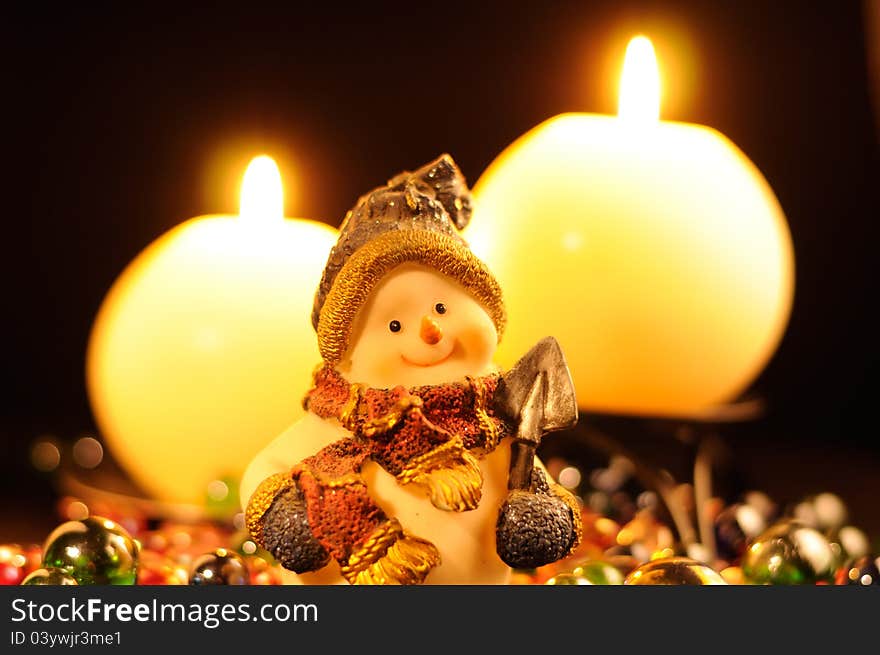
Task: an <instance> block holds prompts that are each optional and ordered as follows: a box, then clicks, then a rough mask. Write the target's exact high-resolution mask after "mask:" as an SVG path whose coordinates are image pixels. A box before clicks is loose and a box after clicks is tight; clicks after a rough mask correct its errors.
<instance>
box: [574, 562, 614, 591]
mask: <svg viewBox="0 0 880 655" xmlns="http://www.w3.org/2000/svg"><path fill="white" fill-rule="evenodd" d="M571 572H572V574H573V575H577V576H580V577H582V578H584V579H586V580H588V581H589V584H594V585H618V584H623V573H621V571H620V569H618V568H617V567H616V566H614V565H612V564H609V563H608V562H602V561H600V560H588V561H586V562H583V563H582V564H578V565H577V566H576V567H574V569H572V571H571Z"/></svg>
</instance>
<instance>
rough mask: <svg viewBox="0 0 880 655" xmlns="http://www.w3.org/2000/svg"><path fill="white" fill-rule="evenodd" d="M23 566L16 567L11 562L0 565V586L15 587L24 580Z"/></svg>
mask: <svg viewBox="0 0 880 655" xmlns="http://www.w3.org/2000/svg"><path fill="white" fill-rule="evenodd" d="M24 576H25V572H24V567H23V566H16V565H15V564H13V563H11V562H6V563H3V564H0V585H17V584H21V581H22V580H24Z"/></svg>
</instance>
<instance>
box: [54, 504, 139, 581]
mask: <svg viewBox="0 0 880 655" xmlns="http://www.w3.org/2000/svg"><path fill="white" fill-rule="evenodd" d="M137 560H138V544H137V542H136V541H135V540H134V539H132V538H131V535H129V534H128V532H127V531H126V530H125V529H124V528H123V527H122V526H120V525H119V524H118V523H116V522H115V521H111V520H109V519H105V518H101V517H99V516H92V517H89V518H87V519H83V520H81V521H68V522H67V523H63V524H61V525H59V526H58V527H57V528H55V530H54V532H52V534H50V535H49V537H48V538H47V539H46V545H45V546H44V548H43V566H45V567H47V568H57V569H62V570H63V571H66V572H67V573H68V574H70V575H71V576H72V577H73V578H74V579H76V581H77V583H79V584H81V585H91V584H111V585H132V584H135V580H136V579H137Z"/></svg>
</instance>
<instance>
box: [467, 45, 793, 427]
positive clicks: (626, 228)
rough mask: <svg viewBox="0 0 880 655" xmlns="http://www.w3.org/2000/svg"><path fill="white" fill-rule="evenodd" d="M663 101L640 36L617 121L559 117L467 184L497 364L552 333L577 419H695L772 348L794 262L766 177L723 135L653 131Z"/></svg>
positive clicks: (787, 304)
mask: <svg viewBox="0 0 880 655" xmlns="http://www.w3.org/2000/svg"><path fill="white" fill-rule="evenodd" d="M659 89H660V85H659V75H658V72H657V65H656V61H655V59H654V51H653V47H652V46H651V43H650V41H648V40H647V39H645V38H644V37H641V38H637V39H634V40H633V41H632V42H631V43H630V47H629V48H628V50H627V56H626V63H625V65H624V74H623V80H622V84H621V93H620V110H619V116H616V117H615V116H603V115H596V114H564V115H561V116H557V117H555V118H552V119H550V120H548V121H546V122H545V123H543V124H541V125H539V126H537V127H536V128H534V129H533V130H531V131H530V132H528V133H527V134H525V135H524V136H522V137H521V138H520V139H518V140H517V141H516V142H514V143H513V144H512V145H510V146H509V147H508V148H507V149H506V150H505V151H504V152H503V153H501V155H499V156H498V158H497V159H496V160H495V161H494V162H493V163H492V164H491V165H490V166H489V168H488V169H487V170H486V171H485V172H484V173H483V175H482V176H481V177H480V179H479V180H478V181H477V183H476V184H475V186H474V198H475V216H477V217H478V219H479V220H475V221H473V222H472V223H471V225H472V227H469V228H468V231H467V233H466V237H467V238H468V240H469V241H470V243H471V245H472V247H473V249H474V251H475V252H477V254H479V255H480V256H481V257H482V258H483V259H484V260H485V261H486V262H487V263H488V264H489V266H490V267H491V268H492V269H493V270H494V271H495V272H496V275H497V276H498V278H499V280H500V282H501V285H502V287H503V288H504V289H505V292H506V301H507V307H508V313H509V321H508V324H509V326H510V327H509V330H508V332H507V334H506V335H505V338H504V340H503V341H502V343H501V346H500V348H499V351H498V359H499V361H500V363H501V364H502V365H504V366H508V365H510V364H512V363H513V361H515V359H516V356H517V354H518V353H520V352H522V351H523V350H524V347H525V346H526V344H530V343H534V341H535V340H536V339H538V338H540V337H541V336H543V335H545V334H553V335H555V336H556V337H557V338H558V340H559V341H560V343H561V344H562V347H563V349H564V351H565V353H566V357H567V359H568V362H569V365H570V367H571V370H572V375H573V378H574V382H575V387H576V389H577V393H578V401H579V404H580V405H581V406H582V407H584V408H587V409H591V410H596V411H606V412H613V413H638V414H651V415H688V416H692V415H699V414H705V413H706V412H710V411H711V408H712V407H713V406H714V405H717V404H720V403H725V402H728V401H730V400H733V399H735V398H736V397H737V395H738V394H740V393H741V392H742V391H743V390H744V389H746V388H747V387H748V385H749V384H750V383H751V382H752V381H753V380H754V379H755V377H756V376H757V375H758V374H759V373H760V371H761V370H762V369H763V367H764V366H765V365H766V363H767V361H768V360H769V358H770V356H771V355H772V354H773V352H774V351H775V349H776V347H777V345H778V343H779V341H780V339H781V337H782V334H783V332H784V330H785V326H786V324H787V321H788V317H789V314H790V311H791V304H792V297H793V292H794V256H793V252H792V244H791V237H790V234H789V231H788V226H787V223H786V220H785V216H784V215H783V212H782V209H781V208H780V206H779V203H778V201H777V199H776V197H775V196H774V194H773V191H772V190H771V188H770V186H769V184H768V183H767V181H766V180H765V179H764V177H763V176H762V175H761V173H760V171H759V170H758V169H757V168H756V167H755V165H754V164H753V163H752V162H751V161H750V160H749V159H748V158H747V157H746V156H745V155H744V154H743V153H742V152H741V151H740V150H739V149H738V148H737V147H736V146H735V145H734V144H733V143H732V142H731V141H730V140H729V139H727V138H726V137H724V136H723V135H722V134H720V133H719V132H717V131H715V130H713V129H711V128H708V127H704V126H699V125H692V124H686V123H677V122H668V121H660V120H659V97H660V94H659Z"/></svg>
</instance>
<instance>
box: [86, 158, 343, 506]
mask: <svg viewBox="0 0 880 655" xmlns="http://www.w3.org/2000/svg"><path fill="white" fill-rule="evenodd" d="M335 241H336V231H335V230H334V229H333V228H331V227H329V226H327V225H324V224H322V223H318V222H314V221H308V220H301V219H284V217H283V202H282V190H281V176H280V174H279V172H278V168H277V166H276V165H275V163H274V162H273V161H272V160H271V159H269V158H268V157H258V158H256V159H254V160H253V161H252V162H251V165H250V166H249V167H248V170H247V172H246V174H245V179H244V182H243V184H242V197H241V216H202V217H197V218H193V219H191V220H189V221H187V222H185V223H183V224H181V225H179V226H178V227H176V228H174V229H172V230H171V231H169V232H167V233H166V234H164V235H163V236H162V237H160V238H159V239H157V240H156V241H155V242H153V243H152V244H150V245H149V246H148V247H147V248H146V249H145V250H144V251H143V252H142V253H141V254H140V255H138V257H137V258H136V259H135V260H134V261H133V262H132V263H131V264H130V265H129V266H128V268H126V270H125V271H124V272H123V273H122V275H121V276H120V277H119V279H118V280H117V281H116V282H115V284H114V285H113V287H112V288H111V290H110V292H109V293H108V295H107V297H106V298H105V300H104V302H103V304H102V306H101V309H100V311H99V313H98V316H97V318H96V320H95V324H94V327H93V330H92V334H91V337H90V342H89V348H88V354H87V379H88V390H89V397H90V400H91V404H92V408H93V410H94V414H95V417H96V420H97V422H98V426H99V428H100V430H101V432H102V433H103V435H104V438H105V439H106V441H107V443H108V445H109V446H110V449H111V452H112V453H113V455H114V456H115V457H116V458H117V459H118V460H119V461H120V463H121V464H122V466H123V467H124V468H125V469H126V471H127V472H129V473H130V475H131V476H132V478H133V479H134V480H135V481H136V482H138V483H139V484H140V485H141V486H142V487H143V488H144V489H145V490H146V491H147V492H149V493H150V494H152V495H153V496H155V497H156V498H159V499H163V500H169V501H178V502H194V503H200V502H203V501H204V500H205V498H206V490H207V488H208V485H209V484H210V483H211V482H212V481H213V480H216V479H218V478H220V477H223V476H229V477H231V478H234V479H235V480H237V479H238V478H239V477H240V475H241V473H242V471H243V470H244V467H245V466H246V465H247V463H248V462H249V461H250V460H251V458H252V457H253V456H254V455H255V454H256V453H257V451H259V450H260V449H261V448H262V447H263V446H264V445H265V444H266V443H267V442H268V441H270V440H271V439H272V438H274V437H275V436H276V435H277V434H278V433H279V432H280V431H281V430H282V429H283V428H284V427H286V426H287V425H289V424H290V423H291V421H293V420H294V419H296V418H298V417H299V416H300V415H301V414H302V412H303V410H302V407H301V404H300V403H301V399H302V396H303V395H304V393H305V391H306V390H307V387H308V381H309V380H310V376H311V371H312V369H313V368H314V366H315V364H316V363H317V362H319V361H320V356H319V354H318V350H317V347H316V345H315V335H314V331H313V330H312V327H311V325H310V324H309V315H310V312H311V307H312V299H313V295H314V292H315V288H316V287H317V285H318V281H319V276H320V271H321V270H322V267H323V265H324V262H325V261H326V259H327V255H328V253H329V251H330V248H331V247H332V245H333V244H334V243H335ZM215 488H216V485H215Z"/></svg>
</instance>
